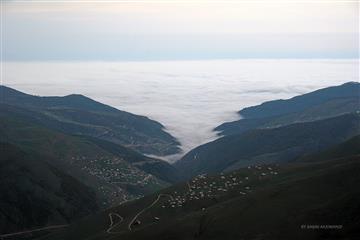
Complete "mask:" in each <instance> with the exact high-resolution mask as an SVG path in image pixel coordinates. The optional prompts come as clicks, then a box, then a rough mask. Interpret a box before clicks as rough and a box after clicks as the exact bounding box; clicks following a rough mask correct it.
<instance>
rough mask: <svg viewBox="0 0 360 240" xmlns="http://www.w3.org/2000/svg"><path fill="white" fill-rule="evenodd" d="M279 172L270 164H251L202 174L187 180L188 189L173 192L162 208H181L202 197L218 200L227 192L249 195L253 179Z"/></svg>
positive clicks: (262, 178) (264, 177)
mask: <svg viewBox="0 0 360 240" xmlns="http://www.w3.org/2000/svg"><path fill="white" fill-rule="evenodd" d="M277 174H278V172H277V171H276V170H275V169H274V167H270V166H260V165H259V166H250V167H248V170H247V171H246V173H245V174H244V171H234V172H231V173H227V174H225V173H220V176H211V175H206V174H201V175H198V176H196V177H194V178H193V179H192V180H190V181H189V182H187V189H186V190H184V191H181V192H176V191H175V192H173V193H172V198H168V200H167V201H166V202H164V203H163V204H162V206H161V207H162V208H179V207H183V206H184V205H186V204H187V203H189V202H191V201H197V200H202V199H213V200H216V199H218V198H220V197H221V196H222V195H224V194H227V192H230V191H231V192H232V193H233V192H235V193H237V194H239V195H247V194H248V193H250V192H251V191H252V190H253V189H252V188H253V187H252V181H254V180H255V181H258V180H265V179H267V178H269V177H271V176H274V175H277Z"/></svg>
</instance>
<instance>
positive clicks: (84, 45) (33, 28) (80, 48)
mask: <svg viewBox="0 0 360 240" xmlns="http://www.w3.org/2000/svg"><path fill="white" fill-rule="evenodd" d="M0 1H1V28H2V34H1V42H2V59H3V60H5V61H48V60H64V61H66V60H86V61H91V60H96V61H99V60H100V61H101V60H183V59H184V60H191V59H227V58H230V59H236V58H358V56H359V46H358V45H359V1H347V0H342V1H339V0H337V1H336V0H312V1H307V0H303V1H296V0H280V1H271V0H269V1H257V0H254V1H247V0H238V1H236V0H231V1H228V0H222V1H216V0H192V1H187V0H183V1H179V0H166V1H164V0H156V1H155V0H140V1H136V0H133V1H131V0H126V1H121V0H103V1H100V0H98V1H96V0H87V1H85V0H62V1H57V0H47V1H40V0H37V1H36V0H33V1H32V0H24V1H19V0H0Z"/></svg>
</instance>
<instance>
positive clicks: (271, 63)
mask: <svg viewBox="0 0 360 240" xmlns="http://www.w3.org/2000/svg"><path fill="white" fill-rule="evenodd" d="M358 64H359V61H358V60H307V59H301V60H289V59H273V60H261V59H248V60H204V61H156V62H153V61H151V62H5V63H4V64H3V70H4V71H3V76H2V84H4V85H7V86H10V87H13V88H15V89H18V90H20V91H24V92H26V93H30V94H35V95H46V96H49V95H51V96H54V95H61V96H62V95H67V94H72V93H78V94H83V95H86V96H88V97H91V98H93V99H95V100H97V101H100V102H103V103H106V104H109V105H111V106H114V107H116V108H118V109H121V110H125V111H129V112H132V113H136V114H140V115H145V116H148V117H149V118H151V119H154V120H157V121H159V122H161V123H162V124H163V125H164V126H165V127H166V130H167V131H168V132H169V133H171V134H172V135H173V136H174V137H176V138H177V139H178V140H179V141H180V142H181V144H182V149H183V153H186V152H188V151H189V150H191V149H192V148H194V147H196V146H198V145H201V144H203V143H206V142H209V141H212V140H214V139H216V138H217V137H218V136H217V134H216V132H214V131H213V129H214V128H215V127H216V126H218V125H220V124H221V123H223V122H227V121H234V120H237V119H239V118H240V116H239V115H238V114H237V113H236V112H237V111H239V110H240V109H241V108H243V107H247V106H251V105H255V104H260V103H261V102H264V101H268V100H272V99H280V98H289V97H292V96H295V95H298V94H303V93H306V92H309V91H313V90H316V89H319V88H322V87H327V86H331V85H338V84H342V83H345V82H349V81H358V79H359V67H358ZM181 155H182V154H180V155H176V156H169V157H167V158H166V159H167V160H168V161H174V160H176V159H178V158H179V156H181Z"/></svg>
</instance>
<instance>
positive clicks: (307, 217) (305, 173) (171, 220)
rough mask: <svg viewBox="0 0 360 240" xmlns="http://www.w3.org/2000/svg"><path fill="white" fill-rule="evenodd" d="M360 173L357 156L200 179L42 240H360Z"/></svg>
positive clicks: (130, 203) (97, 216)
mask: <svg viewBox="0 0 360 240" xmlns="http://www.w3.org/2000/svg"><path fill="white" fill-rule="evenodd" d="M359 171H360V156H359V155H355V156H351V157H346V158H341V159H337V160H332V161H331V160H329V161H320V162H317V163H296V164H294V163H293V164H288V165H261V166H260V165H255V166H251V167H250V168H245V169H239V170H236V171H233V172H230V173H226V174H220V175H199V176H196V177H195V178H193V179H191V180H189V181H188V182H186V183H184V184H178V185H175V186H172V187H170V188H168V189H166V190H163V191H160V192H158V193H156V194H153V195H150V196H146V197H144V198H142V199H139V200H135V201H131V202H127V203H125V204H123V205H120V206H118V207H115V208H111V209H108V210H106V211H103V212H100V213H98V214H96V215H93V216H91V217H88V218H84V219H83V220H80V221H77V222H76V223H74V224H72V225H71V226H69V227H68V228H66V229H63V230H59V231H57V232H54V233H53V234H51V235H49V236H46V237H43V238H40V239H43V240H45V239H49V240H50V239H51V240H60V239H67V240H75V239H76V240H82V239H93V240H98V239H99V240H100V239H101V240H107V239H112V240H115V239H121V240H124V239H125V240H126V239H129V240H130V239H131V240H137V239H159V240H165V239H174V240H182V239H219V240H220V239H250V240H252V239H254V240H255V239H356V237H358V236H360V235H359V234H360V231H359V227H360V218H359V217H358V216H359V215H360V208H359V202H360V190H359V188H357V187H356V186H358V185H359V184H360V175H359V174H358V173H359ZM137 220H138V221H137Z"/></svg>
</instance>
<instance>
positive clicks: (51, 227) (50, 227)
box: [0, 224, 69, 239]
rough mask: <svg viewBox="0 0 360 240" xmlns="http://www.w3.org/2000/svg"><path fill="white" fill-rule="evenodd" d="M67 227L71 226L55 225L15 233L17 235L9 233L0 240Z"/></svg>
mask: <svg viewBox="0 0 360 240" xmlns="http://www.w3.org/2000/svg"><path fill="white" fill-rule="evenodd" d="M67 226H69V225H66V224H64V225H53V226H48V227H42V228H37V229H33V230H27V231H21V232H15V233H7V234H2V235H0V239H5V238H7V237H13V236H17V235H22V234H28V233H33V232H40V231H45V230H51V229H57V228H64V227H67Z"/></svg>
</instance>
